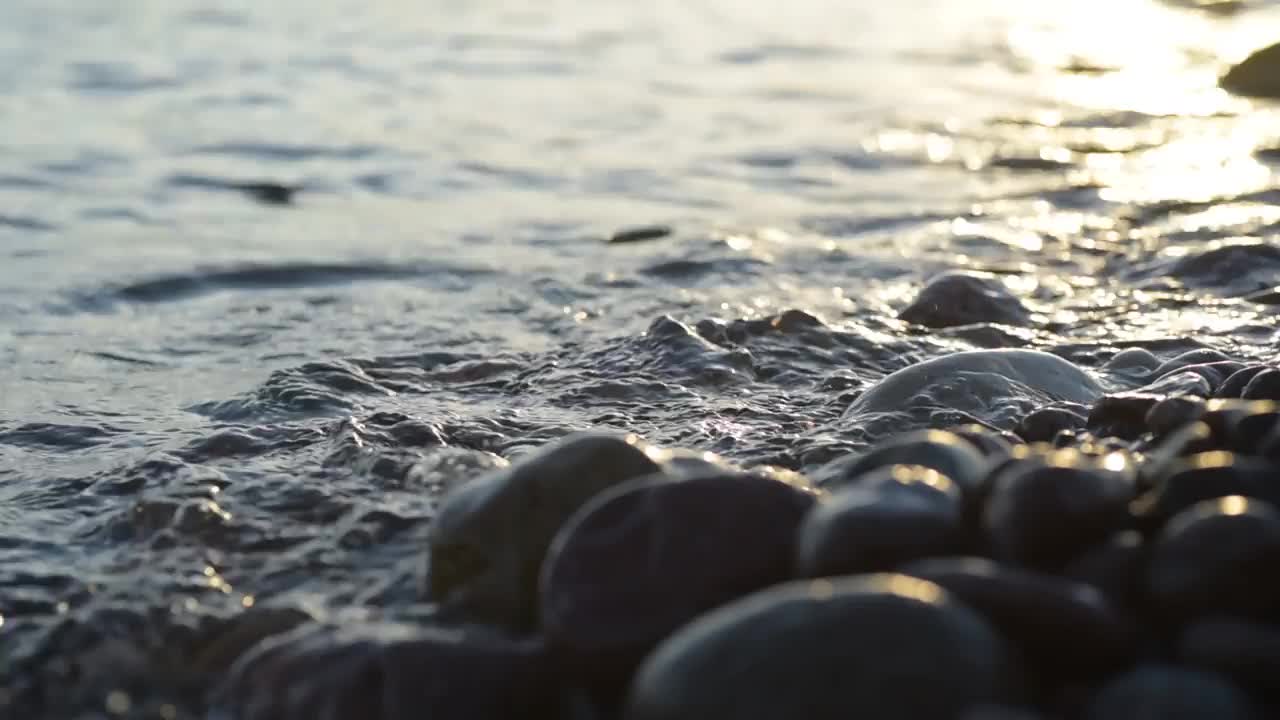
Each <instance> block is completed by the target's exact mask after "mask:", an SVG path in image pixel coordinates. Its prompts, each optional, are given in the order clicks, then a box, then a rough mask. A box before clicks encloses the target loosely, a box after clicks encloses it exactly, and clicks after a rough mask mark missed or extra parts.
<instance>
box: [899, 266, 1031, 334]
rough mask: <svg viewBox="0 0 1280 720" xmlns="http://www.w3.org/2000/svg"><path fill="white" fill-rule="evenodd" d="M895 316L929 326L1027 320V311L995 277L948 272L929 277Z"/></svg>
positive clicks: (972, 273)
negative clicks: (916, 293) (909, 302)
mask: <svg viewBox="0 0 1280 720" xmlns="http://www.w3.org/2000/svg"><path fill="white" fill-rule="evenodd" d="M898 317H899V318H901V319H903V320H906V321H907V322H910V323H915V324H917V325H924V326H926V327H931V328H945V327H954V326H958V325H972V324H976V323H998V324H1002V325H1027V324H1029V323H1030V322H1031V313H1030V311H1028V310H1027V308H1026V306H1024V305H1023V304H1022V301H1021V300H1020V299H1019V298H1018V297H1017V296H1016V295H1014V294H1013V293H1011V292H1009V289H1008V288H1007V287H1005V284H1004V283H1002V282H1001V281H1000V279H999V278H998V277H996V276H995V275H991V274H989V273H977V272H964V271H948V272H944V273H942V274H940V275H937V276H935V277H933V278H931V279H930V280H929V281H928V282H927V283H926V284H925V286H924V288H922V289H921V290H920V294H919V295H917V296H916V297H915V299H914V300H912V301H911V304H910V305H908V306H907V307H906V308H904V309H903V310H902V312H901V313H899V314H898Z"/></svg>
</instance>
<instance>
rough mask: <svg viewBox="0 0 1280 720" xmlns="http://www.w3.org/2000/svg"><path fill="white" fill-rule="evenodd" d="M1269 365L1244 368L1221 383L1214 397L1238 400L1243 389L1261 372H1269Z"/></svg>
mask: <svg viewBox="0 0 1280 720" xmlns="http://www.w3.org/2000/svg"><path fill="white" fill-rule="evenodd" d="M1270 369H1271V366H1269V365H1249V366H1247V367H1245V368H1242V369H1240V370H1237V371H1236V372H1234V373H1232V374H1231V376H1230V377H1228V378H1227V379H1226V380H1223V381H1222V384H1221V385H1219V386H1218V390H1217V392H1215V393H1214V395H1215V396H1216V397H1220V398H1239V397H1243V396H1244V389H1245V388H1246V387H1248V385H1249V381H1250V380H1252V379H1253V378H1254V376H1256V375H1257V374H1258V373H1260V372H1262V371H1263V370H1270Z"/></svg>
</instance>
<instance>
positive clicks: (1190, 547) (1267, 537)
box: [1146, 495, 1280, 623]
mask: <svg viewBox="0 0 1280 720" xmlns="http://www.w3.org/2000/svg"><path fill="white" fill-rule="evenodd" d="M1277 567H1280V512H1277V510H1276V509H1275V508H1274V507H1272V506H1270V505H1267V504H1266V503H1263V502H1260V501H1257V500H1250V499H1247V498H1244V497H1241V496H1238V495H1233V496H1231V497H1225V498H1220V499H1217V500H1209V501H1205V502H1202V503H1198V504H1196V505H1194V506H1193V507H1191V508H1189V509H1187V510H1184V511H1183V512H1181V513H1179V514H1178V515H1176V516H1174V518H1173V519H1171V520H1170V521H1169V524H1168V525H1167V526H1166V527H1165V529H1164V531H1163V532H1162V533H1161V535H1160V536H1159V538H1158V539H1157V540H1156V542H1155V544H1154V546H1153V548H1152V552H1151V561H1150V564H1149V566H1148V568H1147V577H1146V581H1147V582H1146V590H1147V592H1148V594H1149V596H1150V599H1151V603H1152V605H1153V606H1154V607H1155V608H1156V609H1157V610H1158V611H1159V612H1160V613H1161V614H1162V616H1163V617H1165V618H1166V619H1167V620H1169V621H1171V622H1174V623H1185V622H1189V621H1192V620H1196V619H1199V618H1204V617H1210V616H1231V617H1242V618H1271V619H1280V574H1277V573H1276V572H1275V569H1276V568H1277Z"/></svg>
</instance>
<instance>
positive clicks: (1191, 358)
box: [1151, 348, 1231, 378]
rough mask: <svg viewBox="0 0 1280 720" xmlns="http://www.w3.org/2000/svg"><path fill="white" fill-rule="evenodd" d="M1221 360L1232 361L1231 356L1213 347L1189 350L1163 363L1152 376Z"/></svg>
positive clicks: (1159, 375)
mask: <svg viewBox="0 0 1280 720" xmlns="http://www.w3.org/2000/svg"><path fill="white" fill-rule="evenodd" d="M1219 362H1231V357H1230V356H1228V355H1226V354H1225V353H1223V352H1221V351H1218V350H1213V349H1211V348H1201V349H1199V350H1189V351H1187V352H1184V353H1182V354H1180V355H1177V356H1175V357H1173V358H1171V359H1169V360H1166V361H1164V362H1163V363H1161V364H1160V365H1159V366H1158V367H1157V368H1156V369H1155V370H1153V371H1152V372H1151V376H1152V377H1153V378H1159V377H1162V376H1165V375H1169V374H1171V373H1174V372H1178V371H1181V370H1185V369H1187V368H1189V367H1191V366H1192V365H1205V364H1207V363H1219Z"/></svg>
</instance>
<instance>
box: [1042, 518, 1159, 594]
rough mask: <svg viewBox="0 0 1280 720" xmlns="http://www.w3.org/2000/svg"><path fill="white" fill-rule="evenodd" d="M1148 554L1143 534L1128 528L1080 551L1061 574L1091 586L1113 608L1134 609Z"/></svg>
mask: <svg viewBox="0 0 1280 720" xmlns="http://www.w3.org/2000/svg"><path fill="white" fill-rule="evenodd" d="M1147 554H1148V553H1147V547H1146V545H1145V544H1144V543H1143V537H1142V535H1141V534H1140V533H1138V532H1136V531H1133V530H1127V531H1125V532H1121V533H1117V534H1115V535H1112V536H1111V537H1110V538H1107V539H1106V540H1105V541H1103V542H1102V543H1100V544H1098V545H1095V546H1093V547H1091V548H1089V549H1087V550H1085V551H1084V552H1082V553H1081V554H1080V555H1078V556H1077V557H1076V558H1075V559H1073V560H1072V561H1071V562H1070V563H1068V564H1067V566H1066V568H1065V569H1064V570H1063V571H1062V577H1064V578H1065V579H1067V580H1073V581H1075V582H1078V583H1084V584H1086V585H1092V586H1093V587H1095V588H1097V589H1098V592H1101V593H1102V594H1103V595H1105V596H1106V598H1107V600H1109V601H1110V602H1111V604H1112V605H1113V606H1114V607H1117V608H1120V609H1123V610H1137V609H1139V608H1141V606H1142V597H1141V592H1142V576H1143V574H1144V573H1145V572H1146V563H1147Z"/></svg>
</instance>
